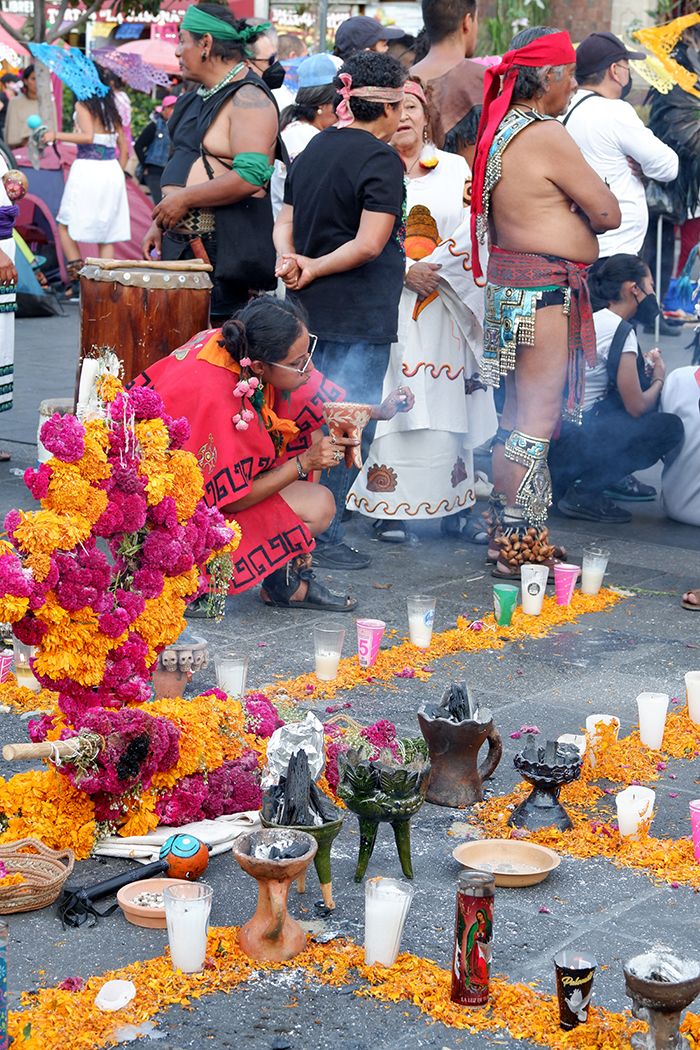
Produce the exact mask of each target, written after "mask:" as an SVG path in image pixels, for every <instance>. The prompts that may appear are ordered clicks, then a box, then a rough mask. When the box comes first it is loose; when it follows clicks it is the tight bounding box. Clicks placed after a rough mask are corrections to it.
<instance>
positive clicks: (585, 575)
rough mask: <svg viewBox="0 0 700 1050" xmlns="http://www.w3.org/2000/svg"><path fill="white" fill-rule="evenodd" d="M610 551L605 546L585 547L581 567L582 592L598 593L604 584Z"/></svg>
mask: <svg viewBox="0 0 700 1050" xmlns="http://www.w3.org/2000/svg"><path fill="white" fill-rule="evenodd" d="M609 557H610V551H608V550H605V549H604V548H603V547H584V548H583V565H582V568H581V594H597V593H598V591H599V590H600V588H601V587H602V585H603V576H605V570H606V569H607V567H608V558H609Z"/></svg>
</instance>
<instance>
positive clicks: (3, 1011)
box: [0, 948, 8, 1050]
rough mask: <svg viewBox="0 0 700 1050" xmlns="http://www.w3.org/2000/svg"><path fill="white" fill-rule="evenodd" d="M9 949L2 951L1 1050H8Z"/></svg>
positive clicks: (0, 951) (0, 985)
mask: <svg viewBox="0 0 700 1050" xmlns="http://www.w3.org/2000/svg"><path fill="white" fill-rule="evenodd" d="M7 1045H8V1044H7V948H2V949H0V1050H7Z"/></svg>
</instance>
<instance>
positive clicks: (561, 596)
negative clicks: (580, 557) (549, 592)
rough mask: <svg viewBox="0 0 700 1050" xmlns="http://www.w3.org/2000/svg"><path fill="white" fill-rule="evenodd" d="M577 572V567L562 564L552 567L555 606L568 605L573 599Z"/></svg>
mask: <svg viewBox="0 0 700 1050" xmlns="http://www.w3.org/2000/svg"><path fill="white" fill-rule="evenodd" d="M578 572H579V567H578V565H567V564H566V562H562V563H561V565H555V566H554V593H555V594H556V598H557V605H568V604H569V602H570V601H571V599H572V598H573V595H574V587H575V586H576V580H577V579H578Z"/></svg>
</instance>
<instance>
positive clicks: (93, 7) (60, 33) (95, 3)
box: [47, 0, 109, 41]
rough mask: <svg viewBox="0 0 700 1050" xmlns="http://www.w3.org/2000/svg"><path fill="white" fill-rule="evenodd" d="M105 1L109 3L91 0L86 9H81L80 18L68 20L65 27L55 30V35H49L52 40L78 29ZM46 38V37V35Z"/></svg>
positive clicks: (103, 0)
mask: <svg viewBox="0 0 700 1050" xmlns="http://www.w3.org/2000/svg"><path fill="white" fill-rule="evenodd" d="M106 3H109V0H93V2H92V3H91V4H90V6H89V7H88V9H87V11H83V13H82V15H81V16H80V18H76V20H75V22H70V23H69V24H68V25H67V26H66V27H65V29H63V30H57V31H56V35H55V36H53V35H52V36H51V40H52V41H54V40H58V38H59V37H66V36H68V34H69V33H72V32H74V31H75V30H76V29H80V28H81V26H84V25H85V23H86V22H87V20H88V19H89V18H90V16H91V15H94V14H95V13H96V12H97V11H99V10H100V8H101V7H104V5H105V4H106ZM55 24H56V23H54V25H55ZM47 39H48V36H47Z"/></svg>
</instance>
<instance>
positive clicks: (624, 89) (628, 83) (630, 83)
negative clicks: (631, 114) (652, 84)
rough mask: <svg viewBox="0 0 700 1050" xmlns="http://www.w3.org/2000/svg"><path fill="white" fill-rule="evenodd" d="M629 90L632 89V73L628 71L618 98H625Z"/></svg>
mask: <svg viewBox="0 0 700 1050" xmlns="http://www.w3.org/2000/svg"><path fill="white" fill-rule="evenodd" d="M631 90H632V74H631V73H630V77H629V80H628V81H627V83H626V84H625V86H624V87H623V89H622V95H621V96H620V98H627V96H628V95H629V93H630V91H631Z"/></svg>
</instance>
